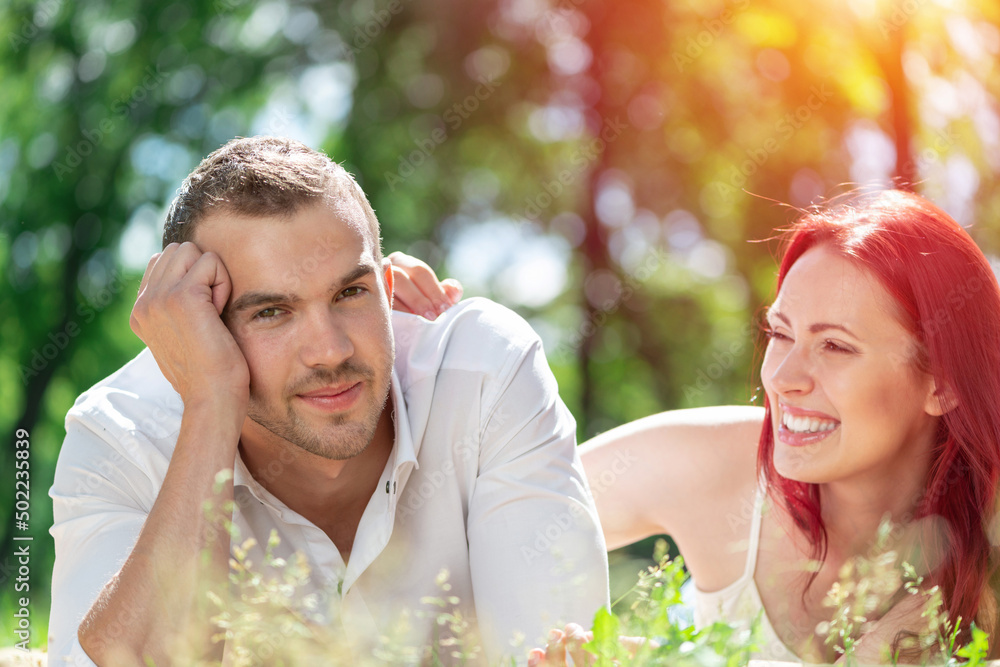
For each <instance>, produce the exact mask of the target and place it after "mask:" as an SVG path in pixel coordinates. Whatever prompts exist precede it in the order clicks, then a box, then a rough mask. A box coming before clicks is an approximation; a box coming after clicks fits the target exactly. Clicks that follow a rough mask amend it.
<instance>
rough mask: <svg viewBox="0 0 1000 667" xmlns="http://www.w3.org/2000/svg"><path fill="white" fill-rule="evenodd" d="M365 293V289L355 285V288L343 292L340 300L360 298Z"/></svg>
mask: <svg viewBox="0 0 1000 667" xmlns="http://www.w3.org/2000/svg"><path fill="white" fill-rule="evenodd" d="M364 291H365V288H364V287H361V286H360V285H355V286H354V287H348V288H347V289H345V290H344V291H343V292H341V293H340V298H341V299H348V298H350V297H352V296H358V295H359V294H361V293H362V292H364Z"/></svg>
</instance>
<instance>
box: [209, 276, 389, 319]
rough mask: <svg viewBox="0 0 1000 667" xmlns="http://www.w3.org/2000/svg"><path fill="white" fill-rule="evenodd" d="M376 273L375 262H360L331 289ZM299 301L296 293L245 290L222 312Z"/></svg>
mask: <svg viewBox="0 0 1000 667" xmlns="http://www.w3.org/2000/svg"><path fill="white" fill-rule="evenodd" d="M374 273H375V265H374V264H359V265H358V266H356V267H355V268H354V269H352V270H351V271H350V272H349V273H347V274H346V275H344V276H343V277H341V278H340V280H338V281H337V282H335V283H334V284H333V285H331V286H330V291H331V292H336V291H338V290H339V289H340V288H341V286H343V285H347V284H349V283H353V282H354V281H356V280H360V279H361V278H364V277H366V276H369V275H372V274H374ZM299 301H302V297H301V296H299V295H298V294H294V293H291V294H281V293H280V292H252V291H251V292H244V293H243V294H241V295H240V296H239V298H237V299H236V300H235V301H233V302H232V303H231V304H229V305H228V306H226V308H225V310H224V311H223V312H222V316H223V317H227V316H228V317H231V316H234V315H237V314H238V313H241V312H243V311H245V310H249V309H251V308H259V307H260V306H269V305H271V304H274V303H298V302H299Z"/></svg>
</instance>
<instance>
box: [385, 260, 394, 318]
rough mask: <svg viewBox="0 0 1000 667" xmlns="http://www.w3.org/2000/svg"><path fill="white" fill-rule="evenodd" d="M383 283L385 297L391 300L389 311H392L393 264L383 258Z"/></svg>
mask: <svg viewBox="0 0 1000 667" xmlns="http://www.w3.org/2000/svg"><path fill="white" fill-rule="evenodd" d="M382 283H383V285H384V286H385V295H386V297H388V299H389V310H392V295H393V290H392V285H393V283H392V262H390V261H389V260H388V259H386V258H384V257H383V258H382Z"/></svg>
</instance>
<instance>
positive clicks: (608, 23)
mask: <svg viewBox="0 0 1000 667" xmlns="http://www.w3.org/2000/svg"><path fill="white" fill-rule="evenodd" d="M395 6H397V7H399V10H398V11H392V12H390V11H389V9H388V7H389V3H388V2H387V1H386V0H347V1H345V2H336V3H316V2H310V1H307V0H277V1H276V2H272V1H264V0H214V1H213V2H208V3H193V2H186V1H184V0H180V1H178V0H126V1H123V2H116V3H111V2H108V1H107V0H97V1H95V2H85V3H84V2H79V3H71V2H66V1H64V0H37V1H29V0H15V1H13V2H8V3H4V4H3V6H2V7H0V38H2V40H3V41H2V47H0V48H3V51H2V57H0V77H2V80H3V81H4V94H3V96H2V99H0V272H2V273H3V275H4V283H3V289H2V290H0V308H2V310H3V312H4V313H5V314H6V317H4V318H2V321H0V340H2V342H3V344H2V346H0V388H2V392H3V397H4V400H3V402H2V403H0V437H2V438H3V443H12V442H13V440H14V438H13V435H12V434H13V433H14V431H15V430H16V429H17V428H24V429H27V430H29V431H30V432H31V434H32V440H33V449H32V469H31V470H32V488H33V492H34V493H33V495H32V522H31V528H30V531H29V533H30V534H31V535H32V536H33V537H34V540H35V541H34V544H35V545H36V547H37V548H36V551H35V554H36V555H37V558H35V560H34V561H33V569H32V575H31V591H32V606H33V609H35V610H37V611H36V613H35V614H34V618H35V619H36V620H35V622H34V628H35V637H34V639H33V643H34V645H36V646H42V645H44V642H45V632H44V629H45V625H46V624H45V619H44V615H45V614H44V611H43V610H44V609H45V608H46V607H47V606H48V603H47V600H48V595H49V592H48V588H49V580H50V577H49V573H50V571H51V566H52V559H53V546H52V541H51V538H50V537H49V535H48V533H47V528H48V526H49V525H51V521H52V513H51V506H50V504H49V502H48V500H47V498H46V496H45V490H46V489H47V488H48V487H49V486H50V485H51V482H52V478H53V475H54V468H55V461H56V457H57V455H58V450H59V446H60V443H61V441H62V437H63V432H62V423H63V418H64V416H65V413H66V410H67V409H68V408H69V407H70V405H71V404H72V401H73V398H74V397H75V396H76V395H78V394H79V393H80V392H82V391H83V390H85V389H86V388H87V387H89V386H90V385H92V384H93V383H95V382H97V381H98V380H100V379H101V378H103V377H105V376H107V375H108V374H110V373H111V372H113V371H114V370H115V369H117V368H118V367H120V366H121V364H123V363H124V362H125V361H127V360H128V359H129V358H131V357H133V356H134V355H135V354H136V353H137V352H138V351H139V350H140V349H141V348H142V344H141V342H140V341H139V340H138V339H137V338H135V336H134V335H133V334H132V333H131V331H130V329H129V327H128V313H129V310H130V308H131V304H132V301H133V299H134V295H135V292H136V289H137V287H138V282H139V277H140V276H141V273H142V269H143V267H144V266H145V262H146V259H147V258H148V255H149V254H150V253H151V252H152V251H153V250H154V249H155V247H156V245H157V242H156V239H157V236H158V234H159V225H160V224H161V223H162V217H163V212H164V209H165V206H166V205H167V203H168V202H169V200H170V199H171V197H172V195H173V192H174V191H175V189H176V188H177V187H178V185H179V184H180V181H181V179H182V178H183V176H184V175H185V174H186V173H187V172H188V171H189V170H190V169H191V168H192V167H193V166H194V165H195V164H196V163H197V161H198V160H199V159H200V158H201V157H202V156H204V155H206V154H207V153H209V152H210V151H211V150H214V149H215V148H217V147H218V146H219V145H221V144H222V143H223V142H225V141H226V140H228V139H230V138H232V137H233V136H236V135H247V134H251V133H272V134H290V135H294V136H297V137H299V138H303V139H305V140H307V141H308V142H309V143H312V144H313V145H316V146H318V147H321V148H323V149H325V150H327V151H328V152H329V154H330V155H331V156H332V157H333V158H334V159H335V160H337V161H339V162H343V163H344V164H345V165H346V166H347V167H348V169H350V170H351V171H352V172H353V173H355V174H356V175H357V177H358V179H359V181H360V182H361V183H362V185H363V187H364V189H365V191H366V192H367V193H368V194H369V196H370V198H371V200H372V201H373V203H374V206H375V209H376V211H377V212H378V214H379V217H380V219H381V221H382V225H383V235H384V238H385V245H386V248H387V249H388V250H396V249H402V250H410V251H411V252H415V253H416V254H418V255H420V256H422V257H423V258H425V259H427V260H428V261H429V262H430V263H431V264H432V265H434V266H435V267H436V268H438V269H439V270H441V271H443V272H445V273H448V274H454V273H456V272H458V269H459V268H460V267H462V266H465V265H468V264H480V265H481V264H484V263H486V260H487V259H491V257H489V256H487V255H491V256H494V255H495V257H492V258H493V259H497V258H498V257H499V260H498V261H496V262H495V264H496V267H495V269H491V270H489V271H483V272H482V273H483V274H484V277H483V278H482V280H481V281H480V282H478V283H476V284H473V285H471V286H470V290H469V291H470V293H481V294H484V295H486V296H492V297H495V298H497V299H499V300H500V301H503V302H506V303H508V304H510V305H513V306H514V307H516V308H517V309H518V310H519V311H520V312H522V313H523V314H524V315H525V316H526V317H528V318H529V319H530V320H531V321H532V323H534V324H536V325H537V326H538V328H539V329H540V330H543V332H545V334H546V335H545V340H546V347H547V351H548V352H549V354H550V357H551V359H552V363H553V367H554V370H555V372H556V375H557V377H558V379H559V380H560V385H561V392H562V395H563V396H564V398H565V400H566V401H567V403H568V404H569V406H570V408H571V409H572V411H573V413H574V415H575V416H576V417H577V422H578V424H579V433H580V436H581V438H585V437H588V436H590V435H593V434H595V433H597V432H599V431H602V430H605V429H607V428H610V427H612V426H615V425H617V424H620V423H622V422H624V421H627V420H630V419H634V418H637V417H641V416H645V415H646V414H649V413H651V412H654V411H656V410H661V409H669V408H676V407H691V406H697V405H711V404H717V403H746V402H747V401H749V400H750V397H751V396H752V395H753V394H754V393H755V388H756V387H757V385H758V384H759V383H758V382H757V381H756V378H755V372H754V367H755V364H754V360H753V355H754V350H755V340H754V336H753V330H752V329H747V325H748V323H750V322H752V320H753V317H754V314H755V313H757V312H758V310H759V309H760V306H761V305H762V304H764V303H766V302H767V301H768V300H769V299H770V298H771V297H772V295H773V294H772V292H773V275H774V263H773V259H772V253H773V251H774V246H773V244H766V243H747V241H748V240H759V239H765V238H769V237H771V236H772V234H773V230H774V229H775V228H776V227H781V226H783V225H784V224H786V223H787V222H788V220H789V218H790V217H791V215H792V214H793V211H791V210H789V209H787V208H783V207H781V206H777V205H775V204H774V203H773V202H788V203H789V204H791V205H792V206H794V207H802V206H807V205H808V204H809V203H811V202H812V201H813V199H814V198H816V197H817V196H821V195H824V194H830V193H832V192H833V191H835V190H836V189H837V187H838V186H839V184H842V183H845V182H851V181H856V180H859V179H860V180H864V181H866V182H865V183H863V184H865V185H867V184H868V182H867V181H869V180H871V179H876V178H884V176H885V175H886V174H887V168H886V167H885V165H884V164H883V163H885V162H886V160H888V161H889V162H891V161H892V158H893V156H892V155H891V153H892V149H891V148H887V146H893V145H895V146H897V147H899V148H900V149H901V150H904V152H901V153H899V154H897V155H896V156H895V158H896V164H895V166H893V165H891V164H890V165H889V166H888V171H900V170H901V168H903V169H902V171H905V172H907V173H910V172H912V175H913V176H914V180H916V181H917V182H919V184H920V185H919V189H921V190H922V191H923V192H925V193H926V194H928V195H929V196H931V197H932V198H934V199H935V200H936V201H938V202H939V203H941V204H943V205H944V207H945V208H946V209H947V210H949V211H952V212H954V213H955V214H956V216H958V218H959V220H960V222H962V223H963V224H968V225H970V226H971V233H972V234H973V235H974V236H975V237H976V239H977V240H978V241H979V242H980V243H981V244H982V246H983V248H984V249H985V250H987V251H988V252H996V251H997V249H998V248H1000V224H998V223H997V221H998V220H1000V216H998V215H997V212H998V211H1000V188H997V187H995V184H996V178H997V170H996V169H995V164H994V162H995V160H994V156H995V154H996V145H995V142H994V141H993V140H992V139H991V138H990V137H992V134H993V133H992V130H991V129H990V128H992V127H993V126H994V125H995V124H996V113H995V109H996V107H997V105H996V98H997V94H998V86H1000V79H998V78H997V77H996V76H995V75H994V73H993V72H994V64H995V59H996V54H997V52H998V47H997V39H996V34H997V31H998V26H1000V11H998V9H997V6H996V3H994V2H991V1H988V0H970V1H969V2H966V3H962V4H961V5H960V6H958V5H954V6H953V5H949V4H947V3H935V2H915V3H877V2H863V1H859V2H850V3H846V4H845V3H835V2H832V1H825V2H816V3H802V2H796V1H793V0H760V1H757V0H754V2H752V3H750V2H745V1H744V0H731V1H728V0H711V1H705V2H701V1H699V2H667V3H665V2H661V1H659V0H656V1H654V0H637V1H635V2H631V3H629V7H628V11H620V8H619V6H618V5H617V4H615V3H613V2H610V0H590V1H588V2H586V3H580V2H551V3H550V4H549V5H548V6H547V5H545V3H509V2H500V1H499V0H496V1H495V0H488V1H486V2H478V3H460V2H450V3H449V2H445V3H436V4H430V5H428V4H426V3H423V4H421V3H415V2H402V3H398V4H397V5H395ZM908 8H909V9H908ZM911 9H912V11H911ZM532 12H534V13H532ZM904 47H905V48H904ZM904 56H905V65H906V68H905V76H904V74H903V73H900V72H896V69H894V63H895V64H896V65H899V68H901V67H902V63H903V60H904ZM490 77H492V78H490ZM484 80H485V81H487V82H488V84H489V85H487V83H484ZM483 86H485V87H483ZM817 87H818V88H817ZM817 90H818V91H819V93H817V92H816V91H817ZM477 93H478V96H477ZM811 96H815V97H811ZM810 100H812V102H810ZM945 101H949V102H948V103H945ZM894 105H897V106H894ZM898 105H902V106H898ZM473 106H474V107H475V108H474V109H473V110H471V111H470V109H472V107H473ZM796 114H798V115H797V116H796ZM789 118H791V119H792V120H791V121H789V120H788V119H789ZM612 124H615V125H620V126H621V128H622V129H621V130H620V132H617V133H615V132H612V133H606V134H605V135H604V138H601V133H602V131H604V130H605V129H607V128H610V127H611V125H612ZM612 129H613V128H612ZM437 130H440V131H441V132H443V133H444V134H443V135H441V134H435V131H437ZM439 136H443V137H444V139H443V140H442V141H437V139H435V138H434V137H439ZM428 141H430V143H428ZM905 150H908V151H909V157H907V153H906V152H905ZM887 156H888V157H887ZM417 162H419V163H420V164H417ZM876 163H877V164H878V165H883V166H881V167H878V168H872V167H871V165H872V164H876ZM403 172H406V174H405V175H404V173H403ZM561 177H564V178H561ZM557 190H558V191H557ZM550 191H551V192H554V193H555V194H551V193H550ZM748 193H754V195H758V196H751V195H750V194H748ZM545 201H548V203H547V204H545V203H544V202H545ZM543 204H544V205H543ZM599 204H600V205H599ZM489 224H500V225H501V227H502V228H504V229H507V228H515V229H516V230H518V233H520V234H522V235H521V236H516V235H515V236H513V237H512V238H513V239H514V240H512V241H510V242H508V243H506V244H501V243H499V241H498V240H497V238H496V237H495V236H494V235H490V234H489V232H483V231H482V230H484V229H487V226H488V225H489ZM490 229H492V228H490ZM476 230H479V232H478V233H479V235H480V238H481V237H482V236H483V235H486V237H487V241H488V243H486V245H485V248H486V250H485V251H484V250H482V248H483V246H478V248H479V249H477V250H465V251H464V252H466V253H477V252H478V253H481V254H482V256H477V257H474V258H473V260H474V261H471V262H470V261H465V262H461V261H460V260H462V257H459V256H457V254H456V247H457V243H458V242H457V239H459V238H461V237H463V235H468V234H470V233H472V232H475V231H476ZM538 239H543V240H549V241H553V242H554V243H556V244H557V245H558V246H559V247H560V248H563V251H564V254H562V255H559V256H558V257H557V258H556V263H557V264H559V265H560V267H561V269H564V276H562V278H564V279H562V280H561V279H560V278H559V277H558V276H557V277H555V278H554V277H552V274H551V273H546V272H538V271H536V270H535V266H534V265H533V264H532V263H531V262H530V261H528V262H526V263H525V264H517V260H519V259H523V258H524V256H525V255H526V248H527V246H528V245H529V243H528V242H529V241H531V242H533V241H537V240H538ZM466 259H467V258H466ZM557 273H558V272H557ZM470 275H471V274H460V275H459V276H458V277H460V278H465V279H466V280H469V279H470V278H469V276H470ZM516 284H521V285H522V288H521V290H520V291H518V290H514V289H513V288H512V285H516ZM523 284H527V286H528V287H527V288H526V289H525V288H524V287H523ZM542 287H552V291H553V292H554V296H552V298H551V299H548V300H542V302H538V303H536V302H534V301H531V299H530V298H528V299H527V302H524V299H525V297H524V294H523V293H524V292H527V296H528V297H531V296H532V295H533V294H534V293H536V292H537V291H538V290H539V289H540V288H542ZM512 295H513V296H512ZM514 296H517V297H518V298H514ZM519 299H520V300H519ZM591 325H593V326H592V327H591ZM12 451H13V450H12V447H11V446H10V445H9V444H4V445H0V470H2V471H9V470H11V469H12V466H11V465H10V462H11V456H12ZM5 474H6V473H5ZM13 499H14V497H13V485H12V484H11V483H9V480H7V481H5V482H4V483H2V484H0V571H2V569H3V568H7V567H8V566H9V564H10V562H11V553H12V549H13V547H12V544H13V542H12V540H11V539H10V536H11V531H12V530H13V529H12V526H13V525H14V523H13V520H12V512H13V504H14V503H13ZM643 556H645V554H643ZM11 595H12V591H11V590H10V587H9V586H7V585H4V586H3V587H2V588H0V606H2V607H3V608H8V607H9V606H11V605H9V602H10V596H11ZM6 622H7V621H3V622H0V623H6ZM8 636H9V635H8Z"/></svg>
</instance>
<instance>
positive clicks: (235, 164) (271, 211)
mask: <svg viewBox="0 0 1000 667" xmlns="http://www.w3.org/2000/svg"><path fill="white" fill-rule="evenodd" d="M324 198H330V199H332V200H334V201H336V202H346V203H350V202H354V203H355V204H357V205H358V206H359V207H360V209H361V211H362V212H363V213H364V216H365V223H366V224H367V227H368V232H369V233H370V235H371V241H372V246H373V248H372V251H373V252H374V253H375V260H376V261H378V262H381V260H382V243H381V238H380V236H379V224H378V218H376V217H375V211H374V210H372V207H371V204H370V203H369V202H368V198H367V197H366V196H365V193H364V191H362V190H361V186H359V185H358V183H357V181H355V180H354V177H353V176H351V174H350V173H348V172H347V171H346V170H345V169H344V168H343V167H342V166H340V165H339V164H337V163H336V162H334V161H333V160H331V159H330V158H329V157H327V156H326V155H325V154H323V153H321V152H319V151H316V150H313V149H312V148H309V147H308V146H306V145H305V144H303V143H302V142H299V141H295V140H293V139H286V138H283V137H239V138H237V139H233V140H232V141H230V142H229V143H227V144H226V145H225V146H223V147H222V148H219V149H218V150H216V151H215V152H213V153H212V154H211V155H209V156H208V157H206V158H205V159H204V160H202V161H201V164H199V165H198V166H197V168H195V170H194V171H192V172H191V174H190V175H188V177H187V178H185V179H184V183H183V184H182V185H181V187H180V189H179V190H178V192H177V196H176V197H174V201H173V202H172V203H171V204H170V210H169V211H168V212H167V220H166V224H165V225H164V227H163V247H164V248H165V247H167V245H169V244H170V243H183V242H184V241H191V240H192V239H193V238H194V230H195V227H197V225H198V223H199V222H201V220H203V219H204V218H205V217H206V216H207V215H208V214H209V213H210V212H212V211H231V212H233V213H235V214H238V215H247V216H254V217H269V216H289V215H292V214H294V213H295V212H296V211H297V210H298V209H299V208H301V207H303V206H309V205H312V204H316V203H320V202H321V201H322V200H323V199H324Z"/></svg>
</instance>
